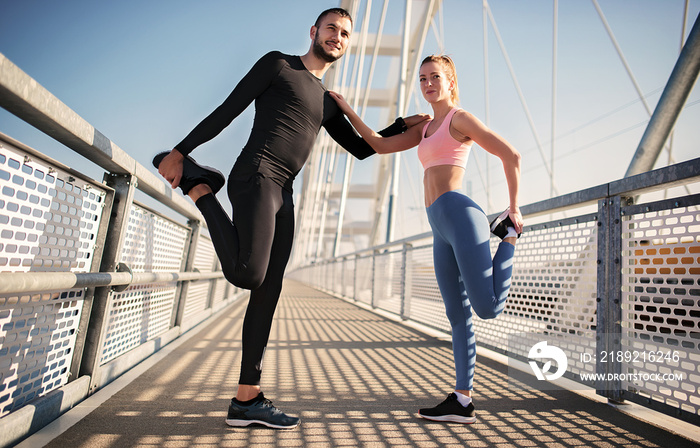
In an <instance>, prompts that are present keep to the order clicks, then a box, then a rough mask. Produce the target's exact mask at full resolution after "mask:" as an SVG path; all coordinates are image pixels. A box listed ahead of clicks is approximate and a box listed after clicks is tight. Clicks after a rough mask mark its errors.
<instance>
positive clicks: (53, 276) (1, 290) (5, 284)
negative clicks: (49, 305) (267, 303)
mask: <svg viewBox="0 0 700 448" xmlns="http://www.w3.org/2000/svg"><path fill="white" fill-rule="evenodd" d="M223 276H224V274H223V272H221V271H217V272H135V273H130V272H91V273H81V274H75V273H72V272H0V294H18V293H22V294H24V293H30V292H32V293H36V292H43V291H63V290H67V289H75V288H87V287H97V286H122V285H142V284H146V283H166V282H179V281H195V280H209V279H214V278H220V277H223Z"/></svg>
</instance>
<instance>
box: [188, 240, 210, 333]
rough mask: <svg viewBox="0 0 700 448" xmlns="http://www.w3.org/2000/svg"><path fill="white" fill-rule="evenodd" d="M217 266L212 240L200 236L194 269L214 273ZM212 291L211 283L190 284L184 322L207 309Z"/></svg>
mask: <svg viewBox="0 0 700 448" xmlns="http://www.w3.org/2000/svg"><path fill="white" fill-rule="evenodd" d="M216 264H217V257H216V251H215V250H214V245H213V244H212V241H211V238H210V237H209V236H207V235H204V234H201V235H199V240H198V241H197V250H196V252H195V256H194V262H193V264H192V266H193V268H194V269H197V270H198V271H200V272H212V271H213V270H214V266H215V265H216ZM210 290H211V282H210V281H199V282H192V283H190V284H189V286H188V288H187V297H186V298H185V309H184V312H183V318H182V320H183V322H185V321H188V320H189V319H190V318H191V317H192V316H195V315H197V314H198V313H200V312H202V311H204V310H205V309H206V308H207V304H208V303H209V292H210Z"/></svg>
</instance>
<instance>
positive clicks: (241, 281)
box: [153, 8, 427, 428]
mask: <svg viewBox="0 0 700 448" xmlns="http://www.w3.org/2000/svg"><path fill="white" fill-rule="evenodd" d="M351 32H352V18H351V17H350V15H349V14H348V12H347V11H345V10H343V9H340V8H333V9H329V10H326V11H324V12H322V13H321V14H320V15H319V17H318V19H317V20H316V23H315V24H314V26H312V27H311V32H310V37H311V41H312V42H311V46H310V47H309V50H308V52H307V53H306V54H304V55H303V56H291V55H286V54H282V53H280V52H276V51H273V52H270V53H268V54H266V55H265V56H263V57H262V58H261V59H260V60H259V61H258V62H257V63H256V64H255V65H254V66H253V68H252V69H251V70H250V72H248V74H247V75H246V76H245V77H244V78H243V79H242V80H241V81H240V82H239V83H238V85H237V86H236V87H235V88H234V90H233V91H232V92H231V94H230V95H229V96H228V98H227V99H226V100H225V101H224V102H223V103H222V104H221V106H219V107H218V108H217V109H216V110H215V111H214V112H212V113H211V114H210V115H209V116H208V117H207V118H205V119H204V120H203V121H202V122H201V123H200V124H199V125H197V126H196V127H195V128H194V129H193V130H192V132H190V134H189V135H188V136H187V137H185V139H184V140H183V141H182V142H180V143H179V144H178V145H177V146H175V148H174V149H173V150H172V151H170V152H169V153H161V154H158V155H157V156H156V157H155V158H154V160H153V164H154V165H155V166H156V167H157V168H158V172H159V173H160V174H161V175H162V176H163V177H164V178H165V179H166V180H167V181H168V182H170V184H171V185H172V187H173V188H176V187H178V186H180V188H181V189H182V191H183V192H184V193H185V194H187V195H188V196H190V198H191V199H192V200H193V201H195V204H196V205H197V207H198V208H199V209H200V211H201V212H202V215H203V216H204V219H205V220H206V222H207V226H208V228H209V232H210V234H211V237H212V242H213V244H214V247H215V249H216V253H217V255H218V257H219V260H220V261H221V266H222V270H223V271H224V274H225V276H226V278H227V279H228V280H229V281H230V282H231V283H233V284H235V285H237V286H239V287H242V288H245V289H250V290H251V293H250V301H249V303H248V308H247V310H246V315H245V318H244V321H243V337H242V346H243V349H242V360H241V374H240V378H239V383H238V390H237V392H236V396H235V397H234V398H233V399H232V400H231V404H230V406H229V411H228V417H227V419H226V423H227V424H229V425H231V426H248V425H250V424H253V423H258V424H263V425H266V426H268V427H272V428H294V427H296V426H297V425H298V424H299V419H298V418H296V417H291V416H288V415H286V414H284V413H283V412H282V411H280V410H279V409H277V408H276V407H274V406H273V405H272V403H271V402H270V401H269V400H267V399H265V397H264V395H263V393H262V391H261V389H260V376H261V373H262V358H263V354H264V351H265V347H266V346H267V341H268V338H269V334H270V327H271V325H272V318H273V315H274V311H275V308H276V306H277V302H278V300H279V296H280V292H281V290H282V279H283V276H284V269H285V267H286V265H287V261H288V260H289V255H290V253H291V249H292V239H293V236H294V205H293V203H292V183H293V181H294V177H295V176H296V175H297V174H298V173H299V171H300V170H301V168H302V167H303V165H304V163H305V162H306V160H307V159H308V156H309V154H310V152H311V148H312V146H313V143H314V140H315V139H316V136H317V134H318V132H319V130H320V127H321V126H323V127H325V128H326V130H327V131H328V133H329V134H330V135H331V137H333V138H334V139H335V140H336V141H337V142H338V143H340V145H341V146H343V147H344V148H345V149H346V150H348V151H349V152H350V153H352V154H353V155H354V156H355V157H357V158H358V159H364V158H366V157H368V156H370V155H372V154H374V150H372V148H371V147H370V146H369V145H368V144H367V143H366V142H365V141H364V140H362V139H361V138H360V137H359V136H358V135H357V134H356V133H355V132H354V130H353V129H352V127H351V125H350V123H349V122H348V121H347V120H346V118H345V117H344V116H343V114H342V112H340V110H339V109H338V106H337V104H336V103H335V101H334V100H333V99H332V98H331V97H330V96H329V95H328V94H327V91H326V89H325V87H324V86H323V84H322V83H321V78H322V77H323V75H324V73H325V72H326V71H327V70H328V68H329V67H330V65H331V64H332V63H333V62H334V61H336V60H338V59H339V58H340V57H341V56H343V54H344V53H345V50H346V49H347V47H348V44H349V41H350V34H351ZM253 101H255V121H254V124H253V129H252V130H251V134H250V137H249V139H248V142H247V143H246V145H245V147H244V148H243V150H242V152H241V154H240V156H239V157H238V159H237V160H236V163H235V165H234V167H233V169H232V170H231V174H230V175H229V178H228V187H227V188H228V191H227V192H228V195H229V199H230V201H231V205H232V209H233V222H231V219H229V217H228V216H227V215H226V212H225V211H224V210H223V209H222V207H221V204H219V202H218V201H217V199H216V197H215V196H214V195H215V194H216V192H217V191H218V190H220V189H221V188H222V187H223V186H224V184H225V179H224V177H223V175H222V174H221V173H220V172H218V171H216V170H214V169H212V168H209V167H202V166H200V165H198V164H197V163H196V162H195V161H194V160H193V159H192V158H190V157H189V156H188V154H189V153H190V152H191V151H192V150H193V149H194V148H195V147H197V146H199V145H201V144H202V143H204V142H206V141H208V140H210V139H212V138H214V137H215V136H216V135H218V134H219V133H220V132H221V131H222V130H223V129H224V128H225V127H226V126H228V125H229V124H230V123H231V122H232V121H233V119H234V118H236V117H237V116H238V115H239V114H240V113H241V112H243V111H244V110H245V109H246V108H247V107H248V106H249V105H250V103H251V102H253ZM426 118H427V116H423V115H421V116H415V117H410V118H409V119H408V121H409V123H410V124H411V125H415V124H417V123H419V122H420V121H422V120H424V119H426ZM405 129H406V124H405V123H404V122H403V120H401V119H400V118H399V119H397V121H396V122H395V123H394V124H393V125H392V126H390V127H389V128H387V129H386V130H384V131H383V132H384V133H385V134H386V135H391V134H396V133H400V132H403V131H404V130H405Z"/></svg>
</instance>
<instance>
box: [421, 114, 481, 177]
mask: <svg viewBox="0 0 700 448" xmlns="http://www.w3.org/2000/svg"><path fill="white" fill-rule="evenodd" d="M458 110H460V109H459V108H457V107H455V108H454V109H452V110H451V111H449V112H448V113H447V115H446V116H445V119H444V120H442V123H441V124H440V127H439V128H438V130H437V131H435V133H434V134H433V135H431V136H430V137H426V136H425V132H426V131H427V130H428V125H429V124H430V121H429V122H428V123H426V125H425V126H424V127H423V134H422V136H423V138H421V140H420V143H419V144H418V159H419V160H420V162H421V163H422V164H423V169H424V170H427V169H428V168H431V167H433V166H437V165H456V166H461V167H462V168H464V169H466V168H467V159H468V158H469V150H470V149H471V147H472V143H473V141H471V140H470V141H469V143H462V142H458V141H457V140H455V139H454V137H452V135H451V134H450V123H451V122H452V117H453V116H454V114H455V112H457V111H458Z"/></svg>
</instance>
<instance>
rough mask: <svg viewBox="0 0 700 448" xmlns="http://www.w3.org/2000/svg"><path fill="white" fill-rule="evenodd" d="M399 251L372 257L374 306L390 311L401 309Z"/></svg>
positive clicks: (394, 311) (396, 311) (395, 311)
mask: <svg viewBox="0 0 700 448" xmlns="http://www.w3.org/2000/svg"><path fill="white" fill-rule="evenodd" d="M400 280H401V252H398V251H392V252H386V253H382V254H377V255H375V257H374V301H373V303H374V306H376V307H378V308H381V309H383V310H387V311H390V312H392V313H396V314H398V313H400V311H401V285H400V284H399V281H400Z"/></svg>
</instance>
